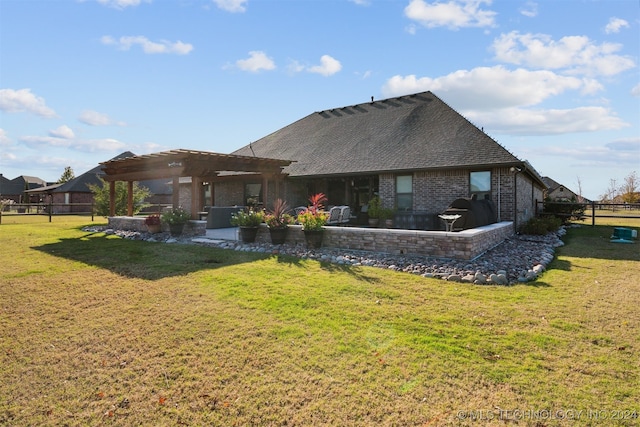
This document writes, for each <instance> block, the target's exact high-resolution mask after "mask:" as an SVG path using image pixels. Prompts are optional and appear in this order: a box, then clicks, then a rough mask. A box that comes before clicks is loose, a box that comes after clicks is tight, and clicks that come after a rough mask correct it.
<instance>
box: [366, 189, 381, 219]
mask: <svg viewBox="0 0 640 427" xmlns="http://www.w3.org/2000/svg"><path fill="white" fill-rule="evenodd" d="M367 215H369V225H370V226H371V227H377V226H378V223H379V222H380V197H378V196H374V197H372V198H371V200H369V206H368V208H367Z"/></svg>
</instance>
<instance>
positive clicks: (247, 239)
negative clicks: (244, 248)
mask: <svg viewBox="0 0 640 427" xmlns="http://www.w3.org/2000/svg"><path fill="white" fill-rule="evenodd" d="M257 235H258V227H242V226H241V227H240V238H241V239H242V241H243V242H244V243H253V242H255V241H256V236H257Z"/></svg>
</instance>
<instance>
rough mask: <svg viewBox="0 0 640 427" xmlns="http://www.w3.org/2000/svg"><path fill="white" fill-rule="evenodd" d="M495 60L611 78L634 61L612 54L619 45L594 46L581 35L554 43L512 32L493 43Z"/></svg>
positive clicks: (546, 38)
mask: <svg viewBox="0 0 640 427" xmlns="http://www.w3.org/2000/svg"><path fill="white" fill-rule="evenodd" d="M491 48H492V49H493V50H494V52H495V59H496V60H498V61H502V62H506V63H509V64H516V65H526V66H529V67H534V68H545V69H561V70H564V72H566V73H567V74H584V75H589V76H593V75H602V76H612V75H615V74H618V73H620V72H622V71H624V70H628V69H630V68H633V67H634V66H635V63H634V61H633V60H632V59H631V58H629V57H625V56H620V55H616V54H615V52H617V51H619V50H620V49H621V48H622V46H621V45H620V44H616V43H603V44H601V45H597V44H595V43H593V42H592V41H591V40H589V38H588V37H585V36H567V37H563V38H561V39H560V40H558V41H555V40H553V39H552V38H551V36H548V35H545V34H520V33H519V32H517V31H512V32H510V33H508V34H502V35H500V37H498V38H497V39H495V40H494V42H493V44H492V46H491Z"/></svg>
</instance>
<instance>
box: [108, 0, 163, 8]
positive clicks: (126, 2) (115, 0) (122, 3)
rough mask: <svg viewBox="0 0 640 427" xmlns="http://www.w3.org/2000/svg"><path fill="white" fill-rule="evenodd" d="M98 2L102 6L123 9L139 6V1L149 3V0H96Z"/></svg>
mask: <svg viewBox="0 0 640 427" xmlns="http://www.w3.org/2000/svg"><path fill="white" fill-rule="evenodd" d="M97 1H98V3H100V4H101V5H104V6H109V7H112V8H114V9H121V10H122V9H124V8H126V7H134V6H139V5H140V3H151V0H97Z"/></svg>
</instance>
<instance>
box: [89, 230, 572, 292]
mask: <svg viewBox="0 0 640 427" xmlns="http://www.w3.org/2000/svg"><path fill="white" fill-rule="evenodd" d="M85 230H86V231H103V232H105V233H107V234H114V235H117V236H120V237H122V238H125V239H134V240H145V241H152V242H165V243H174V244H197V245H205V246H214V247H219V248H222V249H228V250H236V251H247V252H262V253H272V254H285V255H291V256H295V257H298V258H302V259H307V258H308V259H315V260H318V261H323V262H330V263H334V264H340V265H351V266H360V265H365V266H371V267H378V268H387V269H391V270H395V271H403V272H407V273H411V274H417V275H420V276H423V277H432V278H439V279H443V280H449V281H456V282H467V283H475V284H480V285H483V284H496V285H510V284H515V283H524V282H529V281H532V280H535V279H536V278H537V277H538V276H539V275H540V274H541V273H542V272H543V271H544V270H545V268H546V266H547V265H548V264H549V263H550V262H551V261H552V260H553V258H554V252H555V248H557V247H559V246H562V245H564V243H563V242H562V240H561V237H562V236H564V235H565V234H566V228H565V227H561V228H559V229H558V230H557V231H556V232H553V233H549V234H547V235H545V236H533V235H517V236H513V237H512V238H509V239H507V240H505V241H504V242H503V243H501V244H499V245H498V246H496V247H494V248H493V249H490V250H489V251H487V252H485V253H484V254H483V255H481V256H479V257H477V258H475V259H473V260H470V261H464V260H456V259H448V258H434V257H425V256H411V255H393V254H388V253H381V252H368V251H354V250H340V249H329V248H321V249H307V248H306V246H304V245H295V246H292V245H272V244H267V243H242V242H240V241H231V240H212V239H207V238H204V237H195V238H192V237H190V238H174V237H171V236H170V235H169V233H159V234H149V233H140V232H137V231H126V230H113V229H111V228H108V227H87V228H86V229H85Z"/></svg>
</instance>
